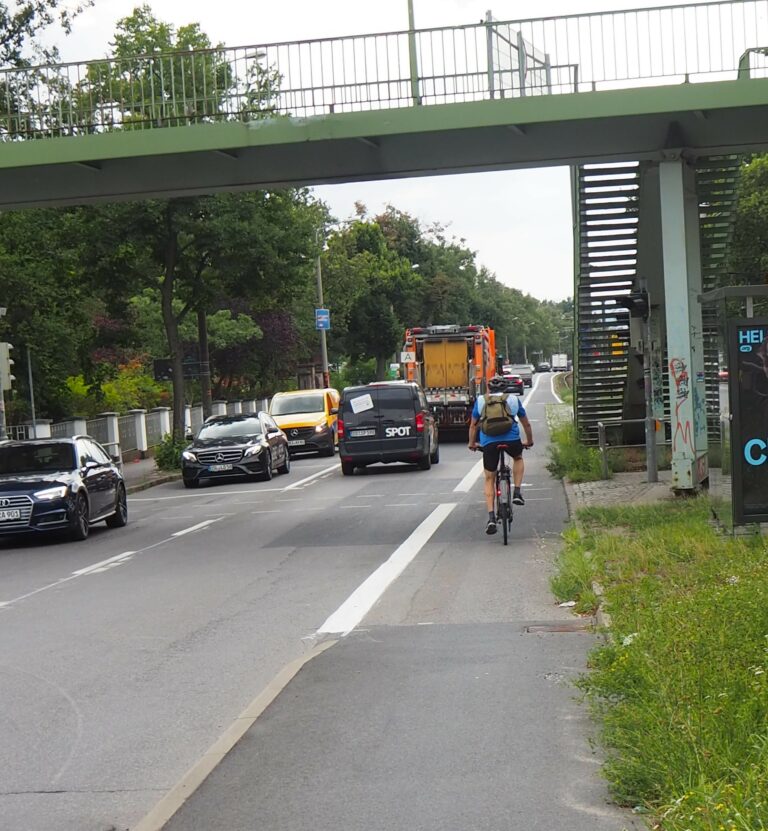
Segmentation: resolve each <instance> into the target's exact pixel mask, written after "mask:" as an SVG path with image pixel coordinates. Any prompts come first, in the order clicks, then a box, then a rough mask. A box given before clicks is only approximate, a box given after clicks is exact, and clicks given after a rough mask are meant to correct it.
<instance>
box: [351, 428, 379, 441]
mask: <svg viewBox="0 0 768 831" xmlns="http://www.w3.org/2000/svg"><path fill="white" fill-rule="evenodd" d="M349 435H350V436H351V437H352V438H353V439H360V438H362V437H363V436H375V435H376V430H350V431H349Z"/></svg>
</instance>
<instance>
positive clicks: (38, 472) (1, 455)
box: [0, 436, 128, 540]
mask: <svg viewBox="0 0 768 831" xmlns="http://www.w3.org/2000/svg"><path fill="white" fill-rule="evenodd" d="M102 520H105V521H106V523H107V525H108V526H109V527H110V528H121V527H122V526H124V525H125V524H126V522H128V506H127V502H126V496H125V483H124V481H123V475H122V473H121V471H120V468H119V466H118V463H117V460H116V459H113V458H112V457H111V456H110V455H109V453H107V451H106V450H105V449H104V448H103V447H102V446H101V445H100V444H99V443H98V442H97V441H95V440H94V439H92V438H90V437H89V436H74V437H72V438H66V439H36V440H30V441H4V442H0V534H24V533H29V532H41V531H65V532H67V533H68V535H69V537H70V538H71V539H74V540H84V539H85V538H86V537H87V536H88V533H89V531H90V527H91V525H93V524H94V523H95V522H100V521H102Z"/></svg>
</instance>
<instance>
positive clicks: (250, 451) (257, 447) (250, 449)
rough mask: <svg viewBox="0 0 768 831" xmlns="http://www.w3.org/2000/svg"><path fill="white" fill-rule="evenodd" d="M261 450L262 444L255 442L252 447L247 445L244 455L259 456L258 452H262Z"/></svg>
mask: <svg viewBox="0 0 768 831" xmlns="http://www.w3.org/2000/svg"><path fill="white" fill-rule="evenodd" d="M261 451H262V447H261V445H260V444H254V445H251V447H247V448H246V449H245V453H243V455H244V456H258V454H259V453H261Z"/></svg>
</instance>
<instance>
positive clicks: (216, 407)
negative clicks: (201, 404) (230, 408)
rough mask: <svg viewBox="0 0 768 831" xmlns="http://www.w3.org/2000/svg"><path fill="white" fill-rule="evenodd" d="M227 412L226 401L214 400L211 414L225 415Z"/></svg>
mask: <svg viewBox="0 0 768 831" xmlns="http://www.w3.org/2000/svg"><path fill="white" fill-rule="evenodd" d="M226 414H227V402H226V401H213V402H212V403H211V415H215V416H223V415H226Z"/></svg>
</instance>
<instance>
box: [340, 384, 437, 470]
mask: <svg viewBox="0 0 768 831" xmlns="http://www.w3.org/2000/svg"><path fill="white" fill-rule="evenodd" d="M338 433H339V456H340V458H341V471H342V473H343V474H344V475H345V476H351V475H352V473H353V472H354V470H355V468H356V467H365V466H366V465H369V464H373V463H374V462H415V463H417V464H418V465H419V467H420V468H421V469H422V470H429V468H430V467H431V466H432V465H433V464H437V463H438V462H439V461H440V448H439V446H438V440H437V424H436V423H435V417H434V415H433V414H432V411H431V410H430V409H429V404H428V403H427V399H426V397H425V395H424V391H423V390H422V389H421V387H420V386H419V385H418V384H416V383H413V382H404V381H381V382H377V383H373V384H368V385H367V386H364V387H347V388H346V389H345V390H344V391H343V392H342V394H341V402H340V403H339V420H338Z"/></svg>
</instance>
